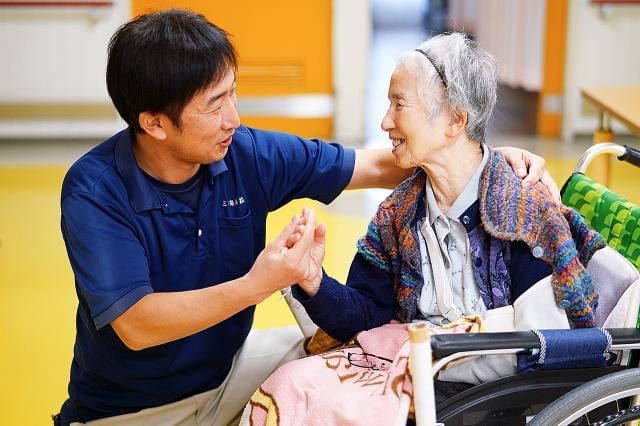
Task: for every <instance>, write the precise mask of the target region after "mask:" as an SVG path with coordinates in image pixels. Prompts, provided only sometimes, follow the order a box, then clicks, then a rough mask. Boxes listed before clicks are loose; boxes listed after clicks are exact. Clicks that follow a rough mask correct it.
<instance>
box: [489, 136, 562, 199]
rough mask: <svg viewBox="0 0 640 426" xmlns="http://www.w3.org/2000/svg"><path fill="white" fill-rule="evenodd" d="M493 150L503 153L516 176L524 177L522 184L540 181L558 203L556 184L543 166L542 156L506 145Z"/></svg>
mask: <svg viewBox="0 0 640 426" xmlns="http://www.w3.org/2000/svg"><path fill="white" fill-rule="evenodd" d="M495 150H496V151H500V153H502V155H504V158H505V159H506V160H507V162H508V163H509V164H510V165H511V168H513V170H514V171H515V172H516V175H518V177H520V178H524V180H523V182H522V184H523V185H525V186H528V185H533V184H534V183H536V182H538V181H541V182H542V183H543V184H544V186H546V187H547V189H548V190H549V193H550V194H551V196H552V197H553V198H554V200H556V201H557V202H558V203H560V191H559V190H558V185H556V182H555V181H554V180H553V178H552V177H551V175H550V174H549V171H548V170H547V169H545V168H544V163H545V161H544V158H542V157H540V156H539V155H535V154H532V153H530V152H529V151H525V150H524V149H520V148H513V147H508V146H507V147H499V148H495Z"/></svg>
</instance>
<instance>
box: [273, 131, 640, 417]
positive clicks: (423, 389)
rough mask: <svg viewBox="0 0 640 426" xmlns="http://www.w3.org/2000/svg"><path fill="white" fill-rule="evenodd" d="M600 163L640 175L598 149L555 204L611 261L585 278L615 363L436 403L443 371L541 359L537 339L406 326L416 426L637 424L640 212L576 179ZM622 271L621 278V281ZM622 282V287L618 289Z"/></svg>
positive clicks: (635, 157)
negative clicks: (465, 364) (497, 360)
mask: <svg viewBox="0 0 640 426" xmlns="http://www.w3.org/2000/svg"><path fill="white" fill-rule="evenodd" d="M601 154H614V155H615V156H616V157H617V158H618V159H619V160H621V161H626V162H628V163H630V164H633V165H635V166H639V167H640V151H637V150H635V149H633V148H630V147H626V146H620V145H617V144H613V143H601V144H597V145H594V146H592V147H591V148H590V149H588V150H587V151H586V152H585V153H584V154H583V156H582V157H581V159H580V161H579V162H578V165H577V166H576V168H575V170H574V172H573V174H572V175H571V177H570V178H569V179H568V181H567V182H566V183H565V185H564V186H563V188H562V191H561V192H562V200H563V203H564V204H566V205H567V206H569V207H572V208H574V209H575V210H577V211H578V212H579V213H580V214H581V215H582V216H583V217H584V218H585V221H586V222H587V225H588V226H590V227H591V228H593V229H595V230H596V231H598V232H600V234H601V235H602V236H603V237H604V239H605V240H606V241H607V245H608V247H607V248H605V249H602V250H601V251H602V252H605V251H608V252H609V253H613V256H610V257H609V259H608V260H606V261H605V266H604V268H603V269H604V272H603V271H601V272H600V274H599V276H598V277H596V274H594V273H593V272H592V276H593V281H594V285H595V286H596V288H597V289H598V290H599V292H600V294H601V303H600V305H599V308H598V312H600V311H602V312H604V313H603V314H601V315H600V318H598V317H596V322H597V323H598V324H597V326H598V327H601V328H602V329H603V330H606V331H607V332H608V337H609V345H608V347H607V352H606V354H613V357H614V359H615V362H614V363H612V365H609V366H606V367H593V368H570V369H562V370H543V369H541V370H539V371H532V372H528V373H521V374H514V375H510V376H506V377H502V378H500V379H497V380H494V381H490V382H486V383H482V384H479V385H475V386H472V385H469V386H468V387H466V388H463V389H462V390H461V391H459V392H457V393H455V394H454V395H453V396H450V397H448V398H446V399H443V400H438V401H436V398H435V395H434V390H433V389H434V385H433V384H434V380H435V378H436V377H437V375H438V373H439V371H440V370H441V369H443V368H444V367H445V366H446V365H447V364H448V363H449V362H451V361H455V360H459V359H462V358H465V357H470V356H484V357H489V356H494V355H505V354H509V355H531V356H536V355H538V354H539V353H540V351H541V350H542V349H543V348H541V338H539V337H538V334H536V333H535V332H534V331H530V330H527V331H515V332H504V333H470V334H438V335H434V336H431V337H430V336H429V334H428V333H426V331H425V330H426V325H424V324H420V323H414V324H410V325H409V334H410V342H411V343H410V345H411V354H410V366H411V376H412V382H413V406H414V411H415V417H414V418H415V424H416V425H418V426H423V425H428V426H432V425H433V424H444V425H447V426H457V425H524V424H529V425H532V426H539V425H553V426H555V425H608V426H611V425H620V424H625V423H626V424H629V422H631V421H633V420H635V419H640V397H638V395H640V368H638V367H639V361H640V321H639V319H638V318H640V317H639V315H638V308H639V306H640V273H639V272H638V268H640V208H639V207H636V206H635V205H633V204H632V203H630V202H628V201H626V200H624V199H622V198H620V197H618V196H617V195H615V194H614V193H612V192H611V191H609V190H608V189H607V188H605V187H604V186H602V185H600V184H598V183H597V182H595V181H593V180H592V179H590V178H588V177H587V176H585V175H584V171H585V170H586V168H587V166H588V164H589V163H590V162H591V160H592V159H593V158H594V157H596V156H598V155H601ZM614 250H615V251H614ZM594 258H595V257H594ZM591 263H594V262H593V261H592V262H591ZM591 263H590V264H589V265H590V266H591ZM621 270H626V276H625V273H623V272H624V271H621ZM625 280H626V281H625ZM620 281H624V282H623V283H622V284H621V285H618V284H617V283H618V282H620ZM616 286H618V287H616ZM625 286H626V287H625ZM603 291H604V292H605V293H609V295H608V296H607V297H609V299H615V300H616V305H615V307H613V306H612V304H611V303H608V302H606V301H605V302H603V297H602V295H603ZM283 294H285V293H283ZM611 294H613V298H612V297H611ZM285 299H286V300H287V302H288V303H289V306H290V308H291V309H292V311H293V313H294V316H295V317H296V320H297V321H298V324H299V325H300V327H301V328H302V330H303V334H305V336H309V335H311V334H313V330H314V324H313V323H312V322H311V320H310V319H309V318H308V316H307V315H306V313H305V312H304V310H303V309H302V307H301V306H296V305H295V303H293V302H292V301H291V298H290V297H287V295H286V294H285ZM620 306H622V311H620V308H619V307H620ZM616 310H618V311H616ZM598 312H596V314H598ZM605 313H606V315H605ZM596 316H597V315H596ZM612 318H613V319H612ZM578 331H579V330H566V331H565V332H568V333H575V332H578ZM603 333H604V332H603ZM604 334H607V333H604ZM573 336H578V335H577V334H573ZM601 354H602V352H601ZM434 359H435V360H436V361H435V362H432V360H434ZM411 402H412V401H411V397H409V396H408V395H406V394H403V395H402V396H401V398H400V409H399V413H398V416H397V418H396V419H397V420H396V423H395V424H396V425H398V426H399V425H404V424H407V422H408V423H409V424H413V419H411V418H410V416H409V411H410V406H411Z"/></svg>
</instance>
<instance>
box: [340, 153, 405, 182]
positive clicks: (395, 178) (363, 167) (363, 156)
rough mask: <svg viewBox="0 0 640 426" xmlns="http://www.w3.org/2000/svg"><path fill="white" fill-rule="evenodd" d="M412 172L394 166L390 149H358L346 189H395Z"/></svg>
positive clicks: (393, 158)
mask: <svg viewBox="0 0 640 426" xmlns="http://www.w3.org/2000/svg"><path fill="white" fill-rule="evenodd" d="M412 172H413V170H403V169H401V168H399V167H398V166H396V162H395V157H394V156H393V154H392V153H391V150H390V149H359V150H357V151H356V164H355V166H354V169H353V176H352V177H351V181H350V182H349V185H347V188H346V189H362V188H390V189H391V188H395V187H396V186H398V184H399V183H400V182H402V181H403V180H405V179H406V178H407V177H408V176H409V175H411V173H412Z"/></svg>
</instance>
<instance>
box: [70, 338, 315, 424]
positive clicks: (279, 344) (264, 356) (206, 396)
mask: <svg viewBox="0 0 640 426" xmlns="http://www.w3.org/2000/svg"><path fill="white" fill-rule="evenodd" d="M302 340H303V338H302V333H301V332H300V329H299V328H298V327H286V328H277V329H271V330H252V331H251V332H250V333H249V336H248V337H247V340H246V341H245V343H244V345H243V346H242V348H241V349H240V350H239V351H238V353H237V354H236V356H235V357H234V360H233V365H232V367H231V371H229V374H228V375H227V377H226V378H225V380H224V382H222V384H221V385H220V386H218V387H217V388H215V389H212V390H210V391H207V392H203V393H200V394H197V395H193V396H190V397H188V398H185V399H183V400H181V401H176V402H172V403H171V404H166V405H160V406H158V407H152V408H147V409H144V410H142V411H138V412H137V413H130V414H123V415H120V416H114V417H108V418H104V419H100V420H95V421H92V422H88V423H86V424H89V425H92V426H94V425H95V426H124V425H136V426H147V425H148V426H151V425H153V426H160V425H167V426H168V425H181V426H182V425H184V426H186V425H216V426H218V425H228V424H237V423H238V422H239V420H240V415H241V413H242V409H243V408H244V406H245V404H246V403H247V402H248V401H249V398H250V397H251V395H252V394H253V392H254V391H255V390H256V389H258V387H259V386H260V385H261V384H262V382H264V381H265V379H266V378H267V377H269V375H270V374H271V373H273V372H274V371H275V370H276V369H277V368H278V367H279V366H280V365H282V364H284V363H286V362H288V361H292V360H294V359H297V358H300V357H302V356H304V350H303V348H302ZM80 424H83V423H72V424H71V425H80Z"/></svg>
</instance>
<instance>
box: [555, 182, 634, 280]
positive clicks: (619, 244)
mask: <svg viewBox="0 0 640 426" xmlns="http://www.w3.org/2000/svg"><path fill="white" fill-rule="evenodd" d="M562 202H563V203H564V204H565V205H567V206H569V207H572V208H573V209H575V210H577V211H578V212H579V213H580V214H581V215H582V217H584V218H585V220H586V222H587V224H588V225H589V226H590V227H591V228H592V229H595V230H596V231H598V232H599V233H600V234H601V235H602V237H603V238H604V239H605V240H606V241H607V244H608V245H609V246H610V247H611V248H614V249H615V250H617V251H618V252H620V253H621V254H622V255H623V256H624V257H626V258H627V259H629V260H630V261H631V263H633V264H634V265H636V268H639V269H640V207H638V206H636V205H635V204H633V203H631V202H630V201H628V200H626V199H624V198H622V197H619V196H618V195H616V194H614V193H613V192H611V191H610V190H609V189H607V188H606V187H605V186H603V185H601V184H599V183H597V182H596V181H594V180H593V179H591V178H589V177H587V176H585V175H583V174H582V173H576V174H574V175H573V176H571V177H570V178H569V181H568V182H567V184H566V186H565V191H564V193H563V194H562Z"/></svg>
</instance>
